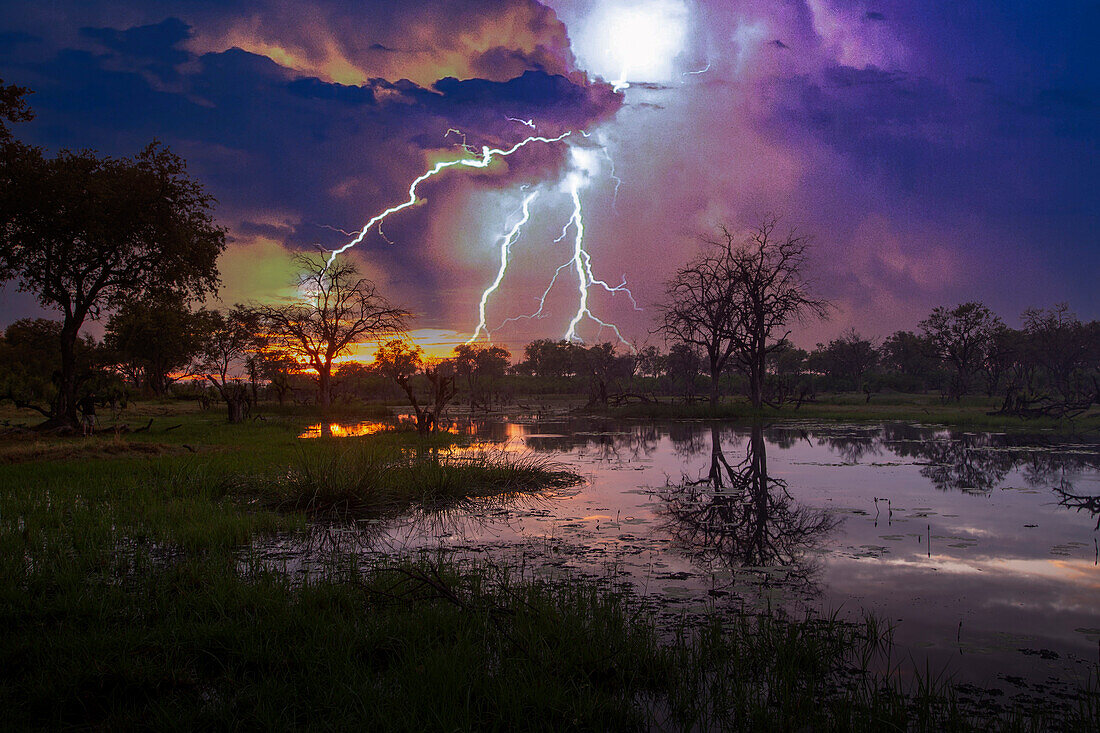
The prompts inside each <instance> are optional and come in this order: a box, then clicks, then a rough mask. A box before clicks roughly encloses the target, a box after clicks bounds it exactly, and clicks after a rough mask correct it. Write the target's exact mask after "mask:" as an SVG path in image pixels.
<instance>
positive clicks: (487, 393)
mask: <svg viewBox="0 0 1100 733" xmlns="http://www.w3.org/2000/svg"><path fill="white" fill-rule="evenodd" d="M511 358H512V354H511V353H510V352H509V351H508V350H507V349H505V348H503V347H501V346H474V345H472V344H461V345H459V346H456V347H455V355H454V356H453V357H452V358H451V361H452V362H453V364H454V369H455V373H456V374H457V375H458V376H459V377H461V378H462V379H463V380H464V381H465V382H466V389H467V390H468V392H469V395H470V407H473V406H474V405H475V404H481V405H483V406H484V407H485V408H486V409H489V406H490V403H491V390H490V387H491V386H492V384H493V383H495V382H496V381H497V380H499V379H500V378H501V377H503V376H504V374H505V372H506V371H507V370H508V362H509V360H510V359H511Z"/></svg>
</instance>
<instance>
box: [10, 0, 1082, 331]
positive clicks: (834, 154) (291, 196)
mask: <svg viewBox="0 0 1100 733" xmlns="http://www.w3.org/2000/svg"><path fill="white" fill-rule="evenodd" d="M1097 30H1100V4H1098V3H1095V2H1044V3H1039V2H1011V1H1008V0H1006V1H1003V2H991V1H990V0H949V1H948V0H879V1H878V2H849V1H848V0H799V1H796V2H781V1H779V2H777V1H775V0H768V1H764V0H749V1H747V2H737V1H731V0H699V1H697V2H690V1H689V0H639V1H638V2H627V1H625V0H590V1H584V0H552V1H550V2H547V3H546V4H545V5H544V4H540V3H538V2H535V1H534V0H475V1H473V2H470V1H467V0H463V1H461V2H459V1H458V0H446V1H442V2H412V3H395V2H392V0H358V1H356V2H337V1H335V0H334V1H331V2H325V1H321V2H318V1H314V2H291V1H289V0H286V1H283V2H279V1H276V0H261V1H260V2H248V3H234V2H226V1H223V0H219V1H218V2H206V1H202V0H190V1H188V0H183V1H180V2H156V1H149V0H141V1H140V2H138V1H137V0H112V1H111V2H95V1H89V0H80V1H78V2H76V1H74V2H48V1H42V2H36V3H6V7H5V8H4V12H3V13H2V14H0V77H2V78H3V79H4V81H5V82H6V83H14V84H19V85H22V86H27V87H30V88H31V89H33V90H34V91H35V94H34V95H33V96H32V97H31V98H30V103H31V105H32V106H33V108H34V109H35V111H36V113H37V118H36V119H35V120H34V121H33V122H31V123H24V124H19V125H17V126H15V132H16V134H17V135H18V136H20V137H21V138H22V139H24V140H27V141H30V142H33V143H36V144H40V145H44V146H46V147H47V148H49V149H51V150H55V149H58V148H61V147H68V148H74V149H75V148H93V149H96V150H99V151H101V152H103V153H107V154H112V155H130V154H133V153H135V152H137V151H138V150H140V149H141V148H142V147H143V146H144V145H145V144H147V143H148V142H149V141H150V140H151V139H153V138H158V139H160V140H162V141H163V142H165V143H167V144H168V145H169V146H170V147H171V148H172V149H173V150H174V151H175V152H177V153H179V154H181V155H182V156H184V157H185V158H186V159H187V160H188V162H189V166H190V171H191V173H192V174H193V175H194V176H195V177H196V178H198V179H199V180H201V181H202V182H204V183H205V184H206V186H207V187H208V188H209V190H210V191H211V192H212V193H213V194H214V195H215V196H216V197H217V199H218V207H217V210H216V213H217V217H218V219H219V221H220V222H221V223H222V224H223V225H225V226H226V227H228V229H229V233H230V245H229V248H228V250H227V253H226V255H225V256H224V258H223V260H222V264H221V270H222V277H223V281H224V288H223V292H222V299H223V300H224V301H225V302H226V303H232V302H237V301H244V300H265V299H271V298H277V297H285V296H286V295H287V294H288V293H290V292H291V290H290V282H291V279H292V278H293V275H294V272H293V269H292V267H291V265H290V263H289V258H288V254H287V253H288V250H299V249H308V248H310V247H315V246H318V245H320V246H322V247H325V248H330V249H331V248H335V247H339V246H341V245H342V244H344V243H345V242H347V241H348V239H349V236H348V235H347V234H344V233H342V232H341V231H340V230H344V231H346V232H352V233H354V232H355V231H357V230H358V229H359V228H360V227H361V226H362V225H363V223H365V222H366V221H367V220H368V219H370V218H371V216H373V215H375V214H377V213H378V212H379V211H381V210H384V209H385V208H387V207H389V206H392V205H394V204H397V203H400V202H401V201H402V200H404V199H405V198H407V196H408V187H409V184H410V183H411V182H412V180H413V179H414V178H415V177H416V176H417V175H419V174H420V173H422V172H423V171H424V170H426V169H427V168H428V167H429V166H430V165H432V164H433V163H434V162H436V161H438V160H440V159H444V158H445V157H446V156H450V157H454V156H455V155H456V154H457V153H461V149H460V148H457V147H456V145H457V144H458V143H460V142H462V138H461V137H460V136H459V135H457V134H455V133H453V132H452V133H450V134H448V130H451V129H454V130H460V131H461V132H462V133H464V135H465V141H466V143H467V144H469V145H471V146H473V148H475V149H478V150H480V148H481V146H482V145H490V146H498V147H507V146H510V145H512V144H514V143H516V142H518V141H520V140H522V139H523V138H524V137H526V136H527V135H529V134H533V132H534V131H533V130H532V129H531V128H530V127H528V126H527V125H525V124H523V123H522V122H520V121H516V120H531V121H532V122H533V123H534V124H535V126H536V129H537V132H538V134H540V135H543V136H547V137H553V136H556V135H560V134H561V133H563V132H566V131H570V130H572V131H574V132H573V134H572V135H571V136H570V137H569V138H567V139H566V140H565V141H562V142H560V143H556V144H532V145H530V146H527V147H525V148H523V149H522V150H521V151H520V152H519V153H517V154H516V155H514V156H511V157H509V158H508V159H507V160H506V161H503V162H501V163H499V164H497V165H494V166H492V167H490V168H489V169H487V170H484V171H476V170H463V171H451V172H448V173H445V174H443V175H441V176H439V177H438V178H436V179H433V180H431V181H429V182H427V183H425V184H424V185H423V186H422V187H421V188H420V189H419V192H420V193H421V195H422V196H423V198H425V199H426V201H425V202H424V203H423V204H421V205H419V206H416V207H414V208H410V209H408V210H405V211H402V212H400V213H398V214H396V215H394V216H392V217H390V218H388V219H387V220H386V221H385V223H384V225H383V227H382V230H383V231H382V233H381V234H380V233H379V232H377V230H375V231H372V232H371V233H370V234H369V235H368V236H367V237H366V239H365V240H364V242H363V243H362V244H361V245H359V246H358V247H356V248H355V249H354V250H352V256H353V257H354V258H355V259H356V261H357V263H358V264H359V265H360V267H361V269H362V270H363V271H364V272H365V273H367V274H369V276H371V277H372V278H373V279H376V280H377V281H378V283H379V284H380V286H381V288H382V291H383V292H384V293H386V294H387V295H388V296H389V297H390V298H391V300H393V301H395V302H396V303H398V304H401V305H404V306H406V307H408V308H410V309H411V310H413V311H414V312H415V313H416V314H417V315H418V318H417V320H416V324H415V325H416V327H418V328H420V329H436V330H438V333H437V334H436V335H442V336H445V335H446V333H445V332H454V334H452V338H454V339H457V340H459V341H461V340H465V338H468V337H469V334H470V333H471V332H472V331H473V329H474V326H475V325H476V323H477V310H478V300H479V298H480V295H481V292H482V290H483V289H484V288H485V287H487V286H488V285H489V284H490V283H491V282H492V281H493V278H494V277H495V275H496V272H497V268H498V266H499V261H500V237H501V236H502V235H504V234H505V233H506V232H507V231H508V230H509V229H510V228H511V227H512V226H513V225H514V224H515V223H516V222H517V221H518V220H519V218H520V215H521V202H522V200H523V198H524V196H525V195H528V194H530V193H532V192H537V193H538V197H537V199H536V200H535V201H534V202H533V204H532V206H531V218H530V221H529V223H528V225H527V227H526V228H525V229H524V230H523V232H522V234H521V235H520V236H519V238H518V239H517V241H516V242H515V245H514V247H513V249H512V257H513V259H512V263H511V269H510V270H509V271H508V273H507V274H506V276H505V277H504V279H503V281H502V282H501V285H500V288H499V290H497V291H496V293H494V295H493V297H492V299H491V300H490V301H489V306H488V316H489V317H488V323H489V326H490V327H491V328H493V334H494V337H495V338H497V339H499V340H501V341H503V342H506V343H508V344H510V345H512V346H521V345H522V344H523V343H525V342H526V341H528V340H530V339H532V338H537V337H555V338H557V337H560V336H561V335H562V334H563V333H564V332H565V330H566V327H567V324H568V323H569V321H570V318H571V317H572V315H573V313H574V312H575V311H576V308H577V299H578V289H577V277H576V274H575V273H574V272H573V271H571V270H569V269H568V268H566V269H565V270H563V271H562V272H561V273H559V275H558V281H557V282H556V283H555V285H554V288H553V289H552V290H551V291H550V295H549V296H548V297H547V299H546V303H545V306H544V309H543V316H544V317H541V318H535V319H524V320H520V321H515V322H512V323H508V324H507V325H504V326H503V327H499V326H500V324H501V323H502V322H504V321H505V319H507V318H509V317H512V316H517V315H521V314H530V313H533V312H534V311H535V310H536V309H537V308H538V305H539V303H538V300H539V295H540V294H542V292H543V291H544V289H545V288H546V286H547V284H548V283H549V282H550V278H551V277H552V276H553V275H554V272H555V270H556V269H557V268H558V267H560V266H562V265H563V264H564V263H566V262H568V261H569V259H570V257H571V256H572V247H573V246H574V231H575V230H572V229H571V230H570V232H569V233H568V236H567V237H565V238H564V239H562V240H561V241H558V242H555V241H554V240H555V239H557V238H558V237H559V235H560V234H561V233H562V227H563V226H564V225H565V224H566V223H567V222H568V221H569V218H570V216H571V214H572V210H573V203H572V200H571V186H574V185H576V186H577V189H578V191H579V198H580V200H581V202H582V207H583V216H584V225H585V240H584V241H585V246H586V248H587V251H588V252H589V253H590V254H591V257H592V259H591V267H592V271H593V273H594V275H595V276H596V277H597V278H601V279H603V280H605V281H606V282H607V283H608V284H609V285H610V286H617V285H619V284H620V283H621V282H622V280H623V278H625V280H626V283H627V284H628V286H629V288H630V289H631V291H632V293H633V294H634V297H635V300H636V301H637V304H638V306H639V307H640V308H641V309H640V310H636V309H635V307H634V306H633V304H632V303H631V301H630V299H629V298H628V297H626V295H625V294H624V293H621V292H620V293H616V294H612V293H608V292H606V291H604V290H602V289H601V288H599V287H596V288H593V289H592V291H591V299H590V305H591V310H592V312H593V313H594V314H595V315H597V316H599V317H600V318H602V319H604V320H605V321H608V322H614V323H616V324H618V325H619V326H620V327H621V329H622V332H623V334H624V335H625V336H626V337H627V338H628V339H631V340H634V341H636V342H639V343H643V342H645V341H646V340H647V339H648V340H650V341H653V340H655V337H653V336H650V335H649V334H648V331H649V329H650V328H651V327H652V325H653V323H654V310H653V307H652V306H653V304H654V303H655V302H656V301H657V300H658V299H659V297H660V295H661V291H662V286H661V285H662V283H663V282H664V281H665V280H666V279H667V278H668V277H669V275H670V274H671V272H672V271H673V269H674V268H675V267H676V266H677V265H679V264H681V263H683V262H684V261H686V260H687V259H688V258H689V257H691V256H692V254H693V253H695V252H696V251H697V249H698V247H699V235H700V234H705V233H708V232H713V231H714V230H715V227H716V225H717V224H719V223H720V222H725V223H727V224H729V225H730V226H731V227H734V228H740V227H747V226H751V225H753V224H755V223H757V222H759V221H760V220H761V218H762V217H763V216H765V215H767V214H769V213H772V214H777V215H780V216H782V217H783V226H794V227H797V228H798V230H800V231H801V232H804V233H807V234H812V235H813V236H814V238H815V242H816V246H815V249H814V255H813V262H812V270H811V272H810V274H811V276H812V279H813V281H814V284H815V287H816V288H817V291H818V293H820V294H821V295H823V296H825V297H828V298H830V299H832V300H833V301H834V302H835V303H836V305H837V309H836V311H835V313H834V315H833V317H832V319H831V320H830V321H829V322H827V323H823V324H811V325H809V326H806V327H804V328H802V329H800V331H799V332H797V333H796V341H797V342H799V344H800V345H802V346H807V347H810V346H813V344H814V343H815V342H817V341H822V340H827V339H828V338H830V337H833V336H835V335H837V334H838V333H839V332H840V331H841V330H843V329H844V328H846V327H848V326H855V327H856V328H857V329H858V330H859V331H860V332H861V333H863V334H864V335H868V336H884V335H887V334H889V333H891V332H892V331H894V330H896V329H899V328H905V329H913V328H915V326H916V322H917V321H918V320H919V319H920V318H922V317H923V316H924V315H926V314H927V313H928V311H929V310H930V309H931V308H932V307H934V306H937V305H954V304H955V303H958V302H961V301H966V300H974V299H977V300H982V301H984V302H986V304H988V305H990V306H991V307H992V308H994V310H996V311H997V312H998V313H1000V314H1001V315H1002V316H1003V317H1004V318H1005V319H1006V321H1007V322H1009V323H1010V324H1017V323H1018V316H1019V314H1020V313H1021V311H1023V310H1024V309H1025V308H1027V307H1032V306H1038V307H1047V306H1050V305H1053V304H1054V303H1056V302H1060V301H1068V302H1069V303H1070V305H1071V306H1072V307H1073V309H1074V310H1075V311H1076V312H1077V313H1078V315H1080V316H1081V317H1082V318H1096V317H1100V298H1098V297H1097V294H1096V293H1097V288H1096V279H1097V275H1098V274H1100V234H1098V232H1100V157H1098V155H1097V140H1098V139H1100V96H1098V85H1100V63H1098V57H1100V55H1098V54H1097V52H1096V51H1095V48H1096V41H1095V37H1094V36H1095V34H1096V31H1097ZM620 82H629V86H625V87H624V85H623V84H621V83H620ZM616 86H619V87H621V88H620V89H619V90H618V91H616V90H615V87H616ZM508 118H515V119H514V120H509V119H508ZM582 130H583V131H584V132H585V133H587V136H584V135H582V134H581V131H582ZM616 178H617V179H619V181H621V182H619V181H616ZM34 314H37V312H36V310H35V307H34V306H33V302H32V300H31V299H30V298H29V297H27V296H26V295H19V294H16V293H14V292H13V286H11V285H8V286H7V287H6V288H5V290H4V291H3V293H2V294H0V316H2V319H3V321H4V322H5V323H6V322H8V321H10V320H13V319H14V318H17V317H21V316H26V315H34ZM498 327H499V328H498ZM428 333H429V332H428V331H424V332H422V334H421V337H422V338H427V336H426V335H425V334H428ZM431 333H436V332H434V331H433V332H431ZM579 334H580V336H582V337H583V338H584V339H585V340H588V341H593V340H596V339H601V340H602V339H607V338H612V337H613V336H614V334H613V333H610V332H609V331H608V330H607V329H603V330H602V331H601V330H599V328H598V325H597V324H595V323H594V322H593V321H591V320H587V321H586V322H585V323H582V325H581V327H580V329H579Z"/></svg>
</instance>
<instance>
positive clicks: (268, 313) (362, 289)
mask: <svg viewBox="0 0 1100 733" xmlns="http://www.w3.org/2000/svg"><path fill="white" fill-rule="evenodd" d="M294 261H295V263H296V264H297V265H298V266H299V267H300V268H301V272H302V274H301V275H300V276H299V279H298V292H299V297H298V299H297V300H295V301H293V302H290V303H285V304H283V305H277V306H270V305H269V306H260V307H259V308H257V312H258V313H259V314H260V316H261V317H262V318H263V321H264V325H265V327H266V330H267V331H268V338H270V340H271V342H272V344H274V345H275V346H276V347H278V348H279V349H281V350H282V351H284V352H286V353H287V354H290V355H291V356H293V357H294V358H295V359H297V360H298V361H301V362H303V363H305V364H308V365H309V367H310V368H312V369H313V371H314V372H315V373H316V375H317V376H316V377H315V380H316V382H317V391H318V397H319V402H320V404H321V405H322V407H327V406H328V405H329V404H331V402H332V369H333V363H334V362H335V360H336V358H337V357H338V356H341V355H342V354H346V353H348V351H349V350H350V349H351V347H352V345H353V344H355V343H357V342H359V341H374V340H377V339H379V338H381V337H386V336H392V335H394V334H397V333H400V332H402V331H404V330H405V325H406V323H407V321H408V319H409V316H410V314H409V312H408V311H406V310H404V309H401V308H394V307H393V306H391V305H390V304H389V303H388V302H387V301H386V299H385V298H383V297H382V296H381V295H379V294H378V289H377V287H376V286H375V284H374V283H372V282H371V281H370V280H367V279H366V278H362V277H359V276H358V271H357V270H356V268H355V266H354V265H353V264H351V263H350V262H347V261H345V260H337V261H334V262H333V263H332V264H331V265H329V264H327V259H326V258H325V257H324V256H321V255H305V254H301V255H298V256H297V257H295V260H294Z"/></svg>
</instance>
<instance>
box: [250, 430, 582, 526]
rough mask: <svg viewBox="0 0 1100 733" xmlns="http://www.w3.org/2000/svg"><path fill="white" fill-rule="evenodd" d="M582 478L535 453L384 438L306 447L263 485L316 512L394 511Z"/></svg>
mask: <svg viewBox="0 0 1100 733" xmlns="http://www.w3.org/2000/svg"><path fill="white" fill-rule="evenodd" d="M580 481H581V477H580V476H578V475H577V474H576V473H573V472H571V471H568V470H566V468H565V466H564V465H561V464H558V463H555V462H553V461H551V460H550V459H548V458H547V457H545V456H540V455H537V454H533V453H521V454H513V453H507V452H495V453H486V452H477V453H473V454H458V455H456V454H447V453H445V454H442V455H441V454H439V453H438V451H436V450H418V451H412V450H408V449H402V448H400V447H395V446H393V445H386V444H385V442H384V441H381V440H380V441H350V442H347V444H346V445H323V446H322V447H321V449H320V450H311V451H302V452H301V454H300V456H299V458H298V460H297V461H296V463H295V464H294V465H292V466H291V468H290V469H289V470H288V471H287V472H286V474H285V476H283V477H282V478H280V479H279V480H278V481H273V482H264V483H263V484H261V485H260V486H258V487H257V488H258V495H259V497H260V500H261V503H262V504H263V505H265V506H272V507H275V508H278V509H280V510H292V511H305V512H307V513H309V514H311V515H318V514H322V515H339V516H354V517H376V516H390V515H394V514H397V513H400V512H402V511H407V510H408V509H409V508H410V507H411V506H419V507H423V508H427V509H436V508H438V509H442V508H453V507H455V506H456V505H459V504H464V503H469V502H471V501H472V500H475V499H478V498H485V497H498V498H499V497H505V496H508V495H518V494H523V493H533V492H537V491H540V490H544V489H548V488H559V487H564V486H571V485H573V484H576V483H579V482H580Z"/></svg>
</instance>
